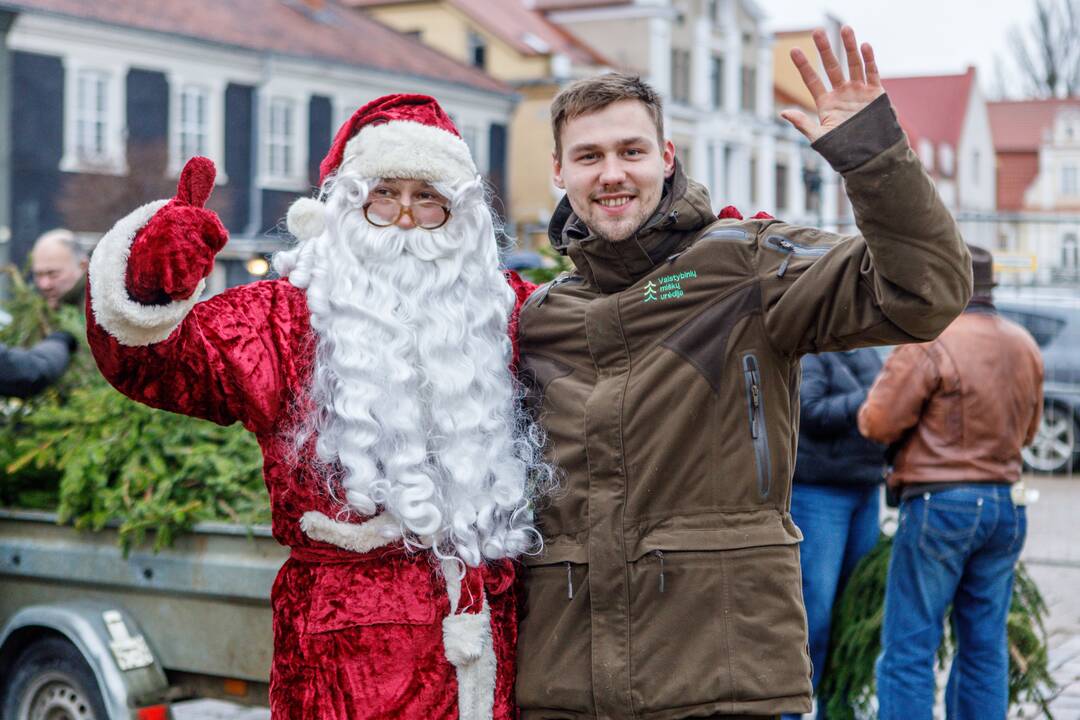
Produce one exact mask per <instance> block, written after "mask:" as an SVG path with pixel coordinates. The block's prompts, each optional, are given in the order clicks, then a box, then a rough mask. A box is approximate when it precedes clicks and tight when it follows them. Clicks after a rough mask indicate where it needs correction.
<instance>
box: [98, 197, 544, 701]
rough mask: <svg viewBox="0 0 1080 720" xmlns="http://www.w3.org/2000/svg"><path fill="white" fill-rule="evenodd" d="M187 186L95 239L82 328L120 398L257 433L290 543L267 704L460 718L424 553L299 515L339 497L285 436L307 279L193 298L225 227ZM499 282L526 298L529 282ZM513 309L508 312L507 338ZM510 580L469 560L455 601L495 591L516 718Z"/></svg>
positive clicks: (275, 599) (306, 317) (469, 605)
mask: <svg viewBox="0 0 1080 720" xmlns="http://www.w3.org/2000/svg"><path fill="white" fill-rule="evenodd" d="M182 185H183V180H182ZM183 194H184V190H183V187H182V188H181V193H180V195H181V196H182V195H183ZM205 194H209V191H208V190H206V191H205ZM187 199H190V198H183V197H179V196H178V199H174V200H173V201H172V202H171V203H169V204H168V205H165V206H164V207H165V210H164V211H163V212H161V213H159V214H158V216H157V217H155V218H154V219H153V221H151V218H152V217H153V216H154V214H155V213H156V212H158V211H159V210H161V209H162V207H163V205H164V203H161V202H158V203H151V204H149V205H147V206H144V207H142V208H139V209H138V210H136V211H135V212H133V213H132V214H131V215H129V216H128V217H126V218H124V219H123V220H121V221H120V222H119V223H117V225H116V227H114V228H113V229H112V230H111V231H110V232H109V233H108V234H107V235H106V236H105V237H104V238H103V239H102V242H101V244H100V245H99V247H98V249H97V250H96V251H95V253H94V259H93V262H92V267H91V273H90V284H91V289H90V293H89V294H88V302H87V315H88V327H87V333H88V336H89V340H90V346H91V348H92V349H93V353H94V357H95V358H96V360H97V362H98V365H99V367H100V368H101V371H102V372H103V373H104V375H105V377H106V378H108V380H109V382H111V383H112V384H113V385H114V386H115V387H116V388H117V389H118V390H120V391H121V392H123V393H124V394H125V395H127V396H128V397H130V398H133V399H135V400H138V401H139V402H143V403H145V404H147V405H150V406H153V407H156V408H161V409H164V410H169V411H172V412H177V413H182V414H185V415H192V416H195V417H200V418H205V419H207V420H212V421H213V422H216V423H220V424H222V425H227V424H230V423H233V422H237V421H239V422H241V423H243V425H244V427H246V428H247V429H248V430H250V431H251V432H253V433H255V436H256V437H257V438H258V442H259V445H260V446H261V448H262V453H263V458H264V465H263V473H264V476H265V480H266V485H267V488H268V489H269V492H270V503H271V509H272V518H273V534H274V537H275V538H276V539H277V540H278V542H280V543H282V544H283V545H286V546H288V547H290V548H292V553H291V556H290V558H289V559H288V560H287V561H286V562H285V564H284V566H283V567H282V569H281V571H280V573H279V574H278V577H277V580H276V581H275V583H274V587H273V591H272V593H271V603H272V607H273V618H274V659H273V667H272V670H271V689H270V703H271V709H272V713H273V717H274V718H275V720H301V719H303V720H316V719H317V720H334V719H342V720H344V719H346V718H349V719H352V718H417V719H420V718H424V719H428V718H455V717H458V682H457V675H456V672H455V667H454V666H453V665H451V663H450V662H449V661H448V660H447V657H446V651H445V649H444V638H443V626H442V620H443V618H445V617H446V616H447V615H448V614H449V613H450V604H449V601H448V596H447V589H446V583H445V581H444V579H443V578H442V577H441V576H440V575H439V574H438V573H437V571H436V567H437V565H436V564H435V563H434V562H433V560H432V557H431V555H430V553H419V554H410V553H407V552H405V551H404V550H403V548H402V546H401V543H400V542H395V543H392V544H389V545H383V546H382V547H378V548H377V549H374V550H370V551H368V552H349V551H346V550H343V549H341V548H339V547H335V546H334V545H331V544H327V543H323V542H318V541H316V540H313V539H312V538H311V537H309V535H308V534H307V533H305V532H304V531H303V530H302V529H301V517H302V516H304V514H305V513H309V512H311V511H317V512H319V513H322V514H323V515H325V516H327V517H328V518H334V517H336V516H337V515H338V513H339V511H340V509H341V506H340V504H339V503H338V502H335V501H334V500H333V499H332V498H331V497H329V494H328V492H327V489H326V482H325V480H324V479H323V477H321V476H320V475H319V474H318V473H316V472H314V471H313V469H312V466H311V464H310V463H309V462H308V460H310V458H311V456H312V453H313V449H312V448H313V442H309V443H308V445H307V446H306V447H305V448H304V450H303V451H302V453H301V457H300V458H299V459H296V458H295V455H296V453H294V452H292V451H291V446H290V439H291V437H292V430H293V428H294V427H295V425H296V423H297V421H298V419H300V418H301V417H303V413H304V412H305V411H306V409H307V407H308V406H307V402H308V401H307V393H308V388H309V384H310V374H311V367H312V362H313V358H314V354H315V352H314V351H315V338H314V336H313V334H312V330H311V326H310V312H309V310H308V306H307V302H306V298H305V293H304V291H303V290H301V289H298V288H296V287H294V286H292V285H290V284H289V282H288V281H287V280H271V281H263V282H256V283H252V284H250V285H245V286H241V287H236V288H232V289H231V290H228V291H226V292H224V293H222V294H220V295H218V296H216V297H214V298H211V299H209V300H207V301H205V302H195V301H194V297H197V296H198V294H199V292H200V291H201V290H202V284H203V278H204V277H205V276H206V275H207V274H208V273H209V271H210V269H211V267H212V265H213V256H214V254H215V253H216V252H217V250H219V249H220V247H221V245H223V244H224V240H225V237H226V235H225V231H224V228H222V227H221V226H220V223H218V221H217V218H216V216H213V215H212V214H210V213H207V212H205V211H202V210H200V211H199V214H193V213H192V212H190V206H189V207H187V209H186V210H184V211H182V212H173V211H174V210H177V209H178V207H179V208H184V207H185V201H186V200H187ZM201 200H205V196H204V197H202V198H201ZM201 200H197V201H196V202H195V203H194V206H195V207H198V206H200V205H201V204H202V202H201ZM148 222H149V225H148V224H147V223H148ZM508 280H509V282H510V283H511V285H512V287H514V289H515V290H516V292H517V295H518V306H519V307H520V304H521V302H522V301H523V300H524V298H525V297H527V295H528V294H529V292H531V290H532V286H531V285H530V284H528V283H526V282H524V281H522V280H521V279H520V278H518V277H517V276H516V275H510V276H508ZM516 318H517V310H515V312H514V316H513V319H512V321H511V328H510V331H511V335H512V336H513V333H514V330H515V328H514V325H516ZM515 356H516V348H515ZM376 524H377V523H376ZM370 527H371V526H369V528H370ZM351 529H353V530H356V529H357V528H355V527H354V528H351ZM364 532H367V530H366V529H362V530H361V533H360V541H359V545H360V547H359V549H361V550H363V549H364V547H363V533H364ZM371 539H372V540H373V543H372V544H373V545H378V544H381V542H382V541H379V540H377V539H376V538H375V537H374V534H373V533H372V538H371ZM513 581H514V569H513V567H512V565H511V563H510V562H508V561H503V562H500V563H494V564H491V565H489V566H487V567H485V568H482V569H480V570H476V569H472V570H470V571H469V573H468V574H467V575H466V578H465V581H464V583H463V584H462V588H463V589H462V597H461V607H460V608H459V609H458V612H459V613H462V612H466V613H467V612H473V613H475V612H477V610H478V609H479V607H480V604H481V602H482V600H480V599H479V598H483V597H484V596H485V594H486V597H487V600H488V603H489V604H490V613H491V623H490V625H491V645H493V648H494V653H493V654H494V659H495V661H496V663H497V666H496V667H497V670H496V671H495V673H494V675H495V688H494V708H493V711H492V714H493V716H494V717H495V718H512V717H515V716H516V710H515V708H514V704H513V683H514V661H515V659H514V652H515V644H516V638H517V618H516V601H515V595H514V582H513ZM482 588H486V593H484V592H483V589H482ZM488 653H489V655H490V654H491V652H490V648H489V651H488ZM488 697H489V698H490V690H489V693H488ZM488 702H490V700H489V701H488ZM467 714H468V713H466V712H464V710H463V712H462V715H463V716H465V715H467ZM483 714H486V711H484V712H483Z"/></svg>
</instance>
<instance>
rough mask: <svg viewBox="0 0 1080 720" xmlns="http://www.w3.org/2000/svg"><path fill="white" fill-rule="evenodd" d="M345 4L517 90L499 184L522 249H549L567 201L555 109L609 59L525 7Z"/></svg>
mask: <svg viewBox="0 0 1080 720" xmlns="http://www.w3.org/2000/svg"><path fill="white" fill-rule="evenodd" d="M345 3H346V4H348V5H351V6H353V7H355V8H358V9H362V10H364V11H366V12H367V13H369V14H370V15H371V16H373V17H374V18H375V19H376V20H378V21H379V22H382V23H384V24H386V25H389V26H390V27H392V28H394V29H396V30H398V31H400V32H403V33H405V34H407V35H410V36H412V37H415V38H417V39H419V40H420V41H421V42H423V43H425V44H427V45H429V46H430V47H432V48H435V49H436V50H439V51H441V52H443V53H445V54H446V55H448V56H450V57H452V58H454V59H456V60H460V61H464V62H467V63H469V64H471V65H473V66H475V67H477V68H480V69H483V70H484V71H485V72H487V73H488V74H490V75H492V76H493V77H495V78H498V79H499V80H502V81H504V82H506V83H508V84H509V85H511V86H512V87H514V88H515V89H516V90H517V92H518V94H519V102H518V105H517V108H516V110H515V112H514V115H513V118H512V119H511V122H510V129H509V137H508V138H506V139H505V141H506V143H507V150H508V163H507V165H508V170H507V175H508V176H507V177H506V178H505V179H504V181H503V182H502V183H500V182H499V179H498V178H493V182H494V183H495V185H496V187H497V188H498V190H499V191H500V195H501V197H502V199H503V202H504V203H505V204H506V205H507V207H506V208H505V209H504V211H505V214H506V217H507V219H508V220H509V221H510V222H511V223H512V225H513V230H514V232H515V233H516V234H517V236H518V237H519V239H520V242H522V244H524V245H526V246H531V247H542V246H543V245H544V244H545V243H544V241H543V238H544V237H545V232H546V227H547V221H548V218H549V217H550V216H551V213H552V211H553V210H554V209H555V205H556V203H557V202H558V199H559V197H561V192H558V191H556V189H555V187H554V186H553V185H552V182H551V152H552V147H553V143H552V139H551V129H550V123H549V106H550V104H551V100H552V98H554V97H555V94H556V93H557V92H558V91H559V89H560V88H561V87H562V86H564V85H565V84H566V83H567V82H568V81H570V80H572V79H574V78H576V77H580V76H588V75H594V74H596V73H598V72H601V71H602V70H603V69H604V68H605V67H607V66H608V65H609V63H608V61H607V60H606V59H605V57H604V56H603V55H601V54H600V53H598V52H596V51H595V50H594V49H592V48H591V47H590V46H588V45H586V44H585V43H583V42H581V41H580V40H579V39H578V38H576V37H575V36H574V35H573V34H571V33H570V32H568V31H567V30H566V29H565V28H562V27H560V26H558V25H556V24H554V23H552V22H550V21H549V20H548V19H547V18H546V17H545V16H544V15H543V14H542V13H541V12H538V11H537V10H535V9H532V8H530V7H528V6H527V5H529V4H531V3H526V2H523V1H522V0H499V2H489V1H488V0H345ZM455 121H457V118H455ZM459 127H460V129H461V132H462V134H463V136H464V137H465V141H466V142H468V143H469V145H470V147H473V148H475V147H477V146H478V145H480V143H477V142H476V138H475V131H474V129H473V128H470V127H468V126H467V125H466V126H464V127H461V126H460V124H459ZM492 144H494V143H489V145H492ZM478 160H480V161H482V160H483V159H482V158H478ZM480 164H481V166H482V165H483V163H482V162H481V163H480Z"/></svg>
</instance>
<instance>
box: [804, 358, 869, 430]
mask: <svg viewBox="0 0 1080 720" xmlns="http://www.w3.org/2000/svg"><path fill="white" fill-rule="evenodd" d="M826 365H827V362H826V361H825V360H822V359H821V358H820V357H818V356H816V355H807V356H806V357H804V358H803V359H802V384H801V386H800V387H801V390H800V392H799V402H800V403H801V404H802V407H801V412H800V425H799V428H800V430H802V431H803V432H806V433H809V434H810V435H825V436H827V435H836V434H838V433H844V432H847V431H848V429H849V428H850V427H851V426H852V424H853V422H854V420H855V413H856V412H858V410H859V406H860V405H861V404H862V402H863V400H864V399H866V392H865V391H864V390H852V391H850V392H842V393H837V392H833V391H832V383H831V382H830V381H829V372H828V368H827V367H826Z"/></svg>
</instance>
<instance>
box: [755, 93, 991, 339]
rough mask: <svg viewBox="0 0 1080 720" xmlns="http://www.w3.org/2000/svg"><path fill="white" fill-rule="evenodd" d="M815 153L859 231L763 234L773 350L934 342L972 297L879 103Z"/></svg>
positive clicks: (915, 165)
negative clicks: (835, 178) (838, 184)
mask: <svg viewBox="0 0 1080 720" xmlns="http://www.w3.org/2000/svg"><path fill="white" fill-rule="evenodd" d="M814 148H815V149H816V150H817V151H818V152H820V153H821V154H822V156H823V157H824V158H825V159H826V160H828V161H829V163H830V164H831V165H832V167H833V168H834V169H835V170H836V171H837V172H839V173H841V175H842V176H843V178H844V184H845V186H846V188H847V194H848V198H849V199H850V201H851V205H852V209H853V211H854V214H855V222H856V224H857V225H858V228H859V231H860V233H861V234H859V235H852V236H840V235H836V234H833V233H827V232H823V231H821V230H817V229H813V228H806V227H799V226H794V225H788V224H785V223H779V222H776V223H767V224H764V225H763V226H762V227H761V230H760V232H759V236H758V238H757V241H758V243H757V253H756V255H757V258H758V267H757V273H758V278H759V280H760V284H761V290H762V304H763V307H764V312H765V323H766V330H767V332H768V335H769V338H770V340H771V341H772V344H773V346H774V347H776V348H777V349H780V350H782V351H785V352H789V353H793V354H801V353H813V352H822V351H827V350H840V349H850V348H854V347H860V346H866V345H883V344H898V343H905V342H925V341H927V340H932V339H933V338H934V337H936V336H937V335H938V334H939V333H940V332H941V331H942V330H944V329H945V327H946V326H948V324H949V323H950V322H951V321H952V319H953V318H954V317H956V316H957V315H958V314H959V313H960V312H961V311H962V310H963V308H964V306H965V305H966V304H967V301H968V298H969V297H970V296H971V257H970V255H969V253H968V251H967V247H966V246H965V245H964V242H963V239H962V238H961V237H960V233H959V231H958V230H957V227H956V223H955V221H954V220H953V218H952V215H950V213H949V211H948V209H947V208H946V207H945V205H944V203H943V202H942V201H941V198H940V197H939V196H938V193H937V191H936V190H935V188H934V184H933V182H932V181H931V179H930V178H929V176H928V175H927V174H926V172H925V171H924V169H923V166H922V164H921V163H920V162H919V159H918V157H916V155H915V153H914V152H912V150H911V148H910V147H909V145H908V142H907V138H906V137H905V136H904V134H903V132H902V131H901V129H900V125H899V123H898V121H897V119H896V115H895V114H894V113H893V110H892V107H891V106H890V104H889V100H888V96H886V95H883V96H881V97H879V98H878V99H877V100H875V101H874V102H873V103H871V104H870V105H869V106H868V107H866V108H865V109H863V110H862V111H861V112H859V113H858V114H856V115H855V116H853V117H852V118H850V119H849V120H848V121H847V122H845V123H844V124H843V125H841V126H840V127H838V128H836V129H834V130H832V131H831V132H829V133H827V134H826V135H824V136H823V137H822V138H820V139H819V140H817V142H815V143H814ZM831 201H835V199H834V198H822V202H831Z"/></svg>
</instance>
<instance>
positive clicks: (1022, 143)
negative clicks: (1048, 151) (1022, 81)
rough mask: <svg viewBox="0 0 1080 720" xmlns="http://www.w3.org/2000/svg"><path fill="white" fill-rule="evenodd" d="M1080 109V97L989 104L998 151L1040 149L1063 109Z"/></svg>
mask: <svg viewBox="0 0 1080 720" xmlns="http://www.w3.org/2000/svg"><path fill="white" fill-rule="evenodd" d="M1067 107H1071V108H1074V109H1076V110H1080V99H1077V98H1072V99H1069V100H1059V99H1051V100H1019V101H1012V100H1010V101H1005V102H992V103H987V104H986V108H987V110H989V111H990V132H991V133H992V134H993V136H994V150H995V151H996V152H998V153H1001V152H1003V151H1005V152H1019V151H1025V150H1027V151H1033V152H1034V151H1038V149H1039V145H1040V144H1041V143H1042V140H1043V132H1044V131H1046V130H1048V129H1049V128H1050V126H1051V125H1053V124H1054V118H1055V116H1056V115H1057V113H1058V111H1059V110H1061V109H1062V108H1067Z"/></svg>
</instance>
